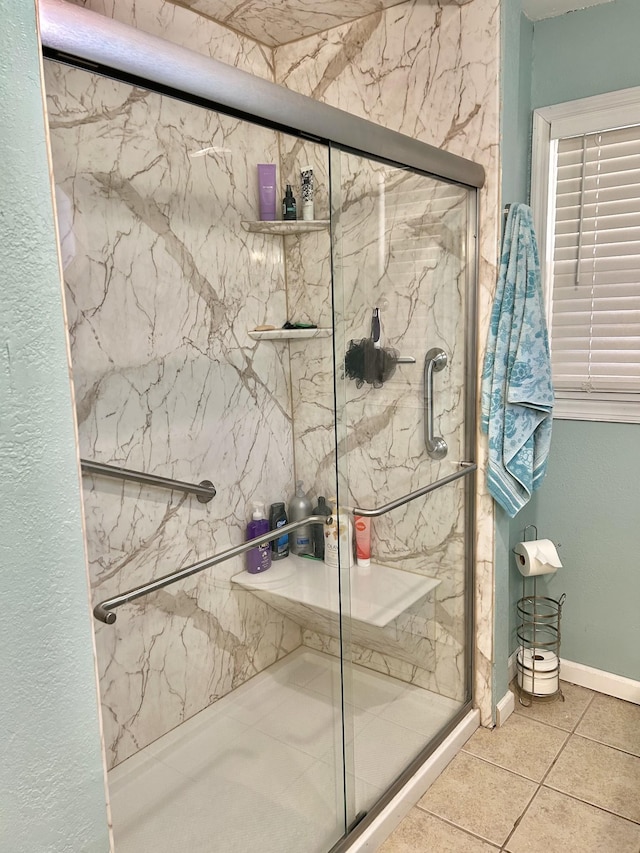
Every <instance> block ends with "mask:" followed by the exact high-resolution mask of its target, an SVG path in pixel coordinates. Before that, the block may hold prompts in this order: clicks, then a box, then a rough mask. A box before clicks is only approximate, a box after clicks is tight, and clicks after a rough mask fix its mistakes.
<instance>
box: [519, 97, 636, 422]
mask: <svg viewBox="0 0 640 853" xmlns="http://www.w3.org/2000/svg"><path fill="white" fill-rule="evenodd" d="M635 124H637V125H640V87H638V86H636V87H633V88H630V89H621V90H619V91H617V92H608V93H605V94H602V95H594V96H592V97H589V98H580V99H579V100H575V101H566V102H565V103H562V104H554V105H553V106H548V107H540V108H539V109H536V110H534V111H533V132H532V145H531V209H532V212H533V222H534V226H535V229H536V234H537V237H538V249H539V253H540V271H541V274H542V285H543V290H544V296H545V303H546V309H547V323H548V326H549V330H550V342H551V344H553V329H552V325H551V305H552V296H553V294H552V290H551V287H550V286H549V283H550V282H551V281H552V279H553V248H554V220H555V217H554V215H553V212H554V211H555V201H556V199H555V185H556V182H555V173H554V170H552V168H551V164H552V163H554V164H555V162H556V160H557V153H558V140H559V139H561V138H563V137H567V136H578V135H581V134H586V133H596V132H597V131H600V130H602V131H605V130H611V129H613V128H617V127H626V126H629V125H635ZM552 361H553V352H552ZM553 417H554V418H560V419H566V420H584V421H605V422H611V423H640V399H639V398H638V395H637V394H631V393H630V394H624V393H604V392H602V393H599V392H584V391H561V392H556V401H555V405H554V408H553Z"/></svg>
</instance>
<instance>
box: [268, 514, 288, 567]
mask: <svg viewBox="0 0 640 853" xmlns="http://www.w3.org/2000/svg"><path fill="white" fill-rule="evenodd" d="M287 520H288V519H287V512H286V510H285V508H284V503H275V504H271V509H270V510H269V529H270V530H277V529H278V528H279V527H284V525H285V524H286V523H287ZM288 556H289V534H288V533H285V534H284V536H278V538H277V539H274V540H273V542H272V543H271V559H272V560H284V558H285V557H288Z"/></svg>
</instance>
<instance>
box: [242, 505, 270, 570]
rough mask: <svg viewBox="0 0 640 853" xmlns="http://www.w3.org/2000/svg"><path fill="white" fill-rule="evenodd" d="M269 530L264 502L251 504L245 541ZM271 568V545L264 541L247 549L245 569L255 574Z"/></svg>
mask: <svg viewBox="0 0 640 853" xmlns="http://www.w3.org/2000/svg"><path fill="white" fill-rule="evenodd" d="M268 532H269V519H268V518H265V517H264V504H260V503H256V504H254V505H253V513H252V516H251V521H250V522H249V524H247V542H248V541H249V540H250V539H255V538H256V536H262V534H263V533H268ZM270 568H271V545H270V543H269V542H266V543H265V544H264V545H258V546H257V547H255V548H252V549H251V550H250V551H247V571H248V572H249V574H252V575H257V574H258V572H266V570H267V569H270Z"/></svg>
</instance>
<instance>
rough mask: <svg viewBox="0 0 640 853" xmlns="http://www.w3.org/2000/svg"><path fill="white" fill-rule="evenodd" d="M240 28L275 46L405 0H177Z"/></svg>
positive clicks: (240, 30) (180, 3) (228, 24)
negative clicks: (267, 1)
mask: <svg viewBox="0 0 640 853" xmlns="http://www.w3.org/2000/svg"><path fill="white" fill-rule="evenodd" d="M174 2H176V3H178V4H179V5H181V6H186V7H188V8H189V9H193V10H194V11H196V12H199V13H200V14H201V15H205V16H207V17H209V18H213V19H214V20H215V21H218V22H219V23H221V24H224V25H226V26H228V27H231V28H233V29H234V30H238V31H239V32H241V33H244V34H245V35H247V36H250V37H251V38H254V39H256V40H257V41H259V42H262V43H263V44H266V45H269V46H271V47H274V46H275V45H280V44H286V43H287V42H291V41H295V40H296V39H299V38H304V37H305V36H309V35H311V34H313V33H320V32H322V31H323V30H328V29H330V28H331V27H335V26H338V24H342V23H344V22H345V21H350V20H353V19H354V18H360V17H362V16H363V15H369V14H371V12H377V11H379V10H381V9H385V8H388V7H389V6H395V5H396V4H398V3H402V2H403V0H325V2H324V3H322V4H321V5H320V6H318V4H317V3H314V2H313V0H275V2H273V0H272V2H269V3H265V2H264V0H245V2H239V0H174Z"/></svg>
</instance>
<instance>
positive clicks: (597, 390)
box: [549, 125, 640, 420]
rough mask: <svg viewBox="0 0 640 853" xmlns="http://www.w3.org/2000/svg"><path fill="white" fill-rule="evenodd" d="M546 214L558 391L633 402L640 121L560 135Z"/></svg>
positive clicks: (637, 381) (639, 294) (639, 375)
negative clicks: (550, 229) (549, 230)
mask: <svg viewBox="0 0 640 853" xmlns="http://www.w3.org/2000/svg"><path fill="white" fill-rule="evenodd" d="M550 201H551V210H550V211H549V213H550V215H551V216H552V217H553V194H552V195H551V198H550ZM553 219H554V227H553V232H554V233H553V255H552V261H551V264H550V267H551V269H550V272H551V278H552V281H551V350H552V363H553V381H554V387H555V389H556V396H557V398H558V399H559V400H562V398H565V399H569V400H571V399H576V398H578V399H579V398H582V399H585V398H588V397H593V398H594V399H597V400H599V401H605V402H606V401H612V400H615V399H618V400H623V401H625V402H626V403H629V402H631V403H634V402H635V403H637V404H638V405H639V406H640V125H634V126H632V127H623V128H619V129H615V130H605V131H599V132H594V133H587V134H585V135H581V136H572V137H569V138H559V139H558V140H557V161H556V171H555V216H554V217H553ZM549 236H551V235H549ZM600 408H601V413H602V411H603V410H602V407H600ZM627 408H628V406H627ZM604 414H605V416H604V417H602V419H603V420H606V419H607V417H606V410H605V411H604ZM598 419H600V418H598ZM632 419H634V420H635V418H632Z"/></svg>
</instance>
